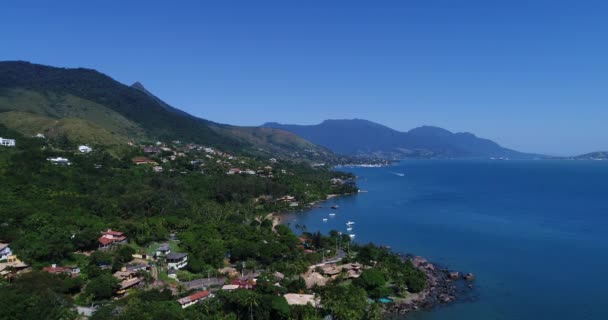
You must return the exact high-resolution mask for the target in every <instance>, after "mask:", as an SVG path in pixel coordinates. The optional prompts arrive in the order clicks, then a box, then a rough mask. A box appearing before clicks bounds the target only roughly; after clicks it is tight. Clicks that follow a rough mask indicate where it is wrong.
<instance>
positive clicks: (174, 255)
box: [167, 252, 188, 260]
mask: <svg viewBox="0 0 608 320" xmlns="http://www.w3.org/2000/svg"><path fill="white" fill-rule="evenodd" d="M187 256H188V254H187V253H179V252H171V253H169V254H167V259H169V260H179V259H183V258H185V257H187Z"/></svg>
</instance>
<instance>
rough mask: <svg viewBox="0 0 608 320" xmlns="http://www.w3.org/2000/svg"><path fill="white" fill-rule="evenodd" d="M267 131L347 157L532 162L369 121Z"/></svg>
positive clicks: (447, 136)
mask: <svg viewBox="0 0 608 320" xmlns="http://www.w3.org/2000/svg"><path fill="white" fill-rule="evenodd" d="M263 127H269V128H276V129H282V130H286V131H289V132H293V133H295V134H297V135H299V136H301V137H303V138H305V139H307V140H310V141H311V142H313V143H316V144H318V145H321V146H324V147H327V148H329V149H330V150H332V151H334V152H336V153H339V154H344V155H350V156H358V157H367V156H380V157H384V158H391V159H401V158H471V157H505V158H532V157H534V155H530V154H526V153H521V152H517V151H514V150H510V149H506V148H503V147H501V146H500V145H498V144H497V143H495V142H493V141H491V140H488V139H482V138H478V137H476V136H475V135H474V134H472V133H468V132H464V133H452V132H450V131H448V130H445V129H442V128H438V127H432V126H423V127H418V128H415V129H412V130H410V131H408V132H400V131H397V130H394V129H391V128H389V127H386V126H383V125H381V124H378V123H374V122H371V121H367V120H361V119H354V120H326V121H323V122H322V123H320V124H318V125H284V124H279V123H274V122H271V123H266V124H264V125H263Z"/></svg>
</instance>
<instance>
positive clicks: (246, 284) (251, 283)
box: [230, 278, 255, 290]
mask: <svg viewBox="0 0 608 320" xmlns="http://www.w3.org/2000/svg"><path fill="white" fill-rule="evenodd" d="M230 284H231V285H233V286H238V287H239V289H246V290H252V289H253V288H254V287H255V280H254V279H253V278H252V279H249V280H240V279H234V280H232V281H230Z"/></svg>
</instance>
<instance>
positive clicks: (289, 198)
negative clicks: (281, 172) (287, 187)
mask: <svg viewBox="0 0 608 320" xmlns="http://www.w3.org/2000/svg"><path fill="white" fill-rule="evenodd" d="M295 199H296V197H294V196H290V195H286V196H283V197H281V198H279V199H277V200H278V201H283V202H293V201H294V200H295Z"/></svg>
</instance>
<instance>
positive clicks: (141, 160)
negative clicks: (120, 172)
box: [131, 157, 158, 166]
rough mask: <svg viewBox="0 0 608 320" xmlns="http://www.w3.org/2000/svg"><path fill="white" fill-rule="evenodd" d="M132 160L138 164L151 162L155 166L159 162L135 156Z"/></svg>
mask: <svg viewBox="0 0 608 320" xmlns="http://www.w3.org/2000/svg"><path fill="white" fill-rule="evenodd" d="M131 161H132V162H133V163H134V164H136V165H140V164H151V165H154V166H157V165H158V163H157V162H156V161H154V160H152V159H148V158H146V157H135V158H133V159H131Z"/></svg>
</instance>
